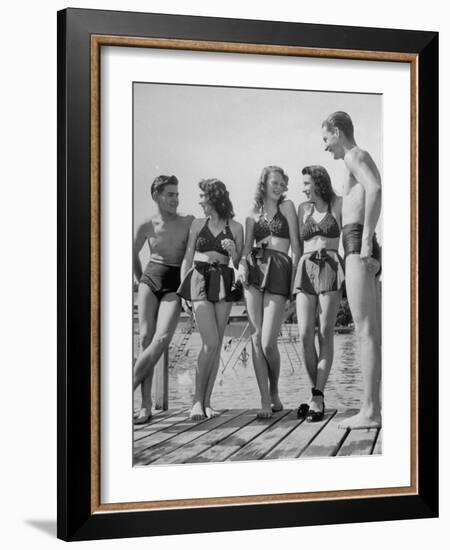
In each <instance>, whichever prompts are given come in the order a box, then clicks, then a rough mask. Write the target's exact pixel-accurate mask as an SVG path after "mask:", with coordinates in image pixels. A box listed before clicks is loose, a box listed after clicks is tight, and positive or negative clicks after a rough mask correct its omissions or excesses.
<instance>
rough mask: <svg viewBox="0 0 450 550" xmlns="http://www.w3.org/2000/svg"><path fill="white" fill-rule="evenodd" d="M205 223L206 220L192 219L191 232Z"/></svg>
mask: <svg viewBox="0 0 450 550" xmlns="http://www.w3.org/2000/svg"><path fill="white" fill-rule="evenodd" d="M205 222H206V218H194V217H192V222H191V231H198V230H199V229H200V228H201V227H203V225H204V224H205Z"/></svg>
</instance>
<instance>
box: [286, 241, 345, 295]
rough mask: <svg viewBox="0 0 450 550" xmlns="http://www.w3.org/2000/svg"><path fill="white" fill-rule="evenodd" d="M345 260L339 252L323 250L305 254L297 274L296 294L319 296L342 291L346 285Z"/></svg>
mask: <svg viewBox="0 0 450 550" xmlns="http://www.w3.org/2000/svg"><path fill="white" fill-rule="evenodd" d="M344 279H345V277H344V260H343V259H342V258H341V257H340V256H339V254H338V252H337V250H328V249H325V248H322V249H320V250H314V251H313V252H307V253H306V254H303V256H302V257H301V258H300V261H299V263H298V267H297V272H296V274H295V283H294V293H298V292H304V293H306V294H314V295H316V296H317V295H319V294H322V293H324V292H332V291H336V290H341V288H342V286H343V284H344Z"/></svg>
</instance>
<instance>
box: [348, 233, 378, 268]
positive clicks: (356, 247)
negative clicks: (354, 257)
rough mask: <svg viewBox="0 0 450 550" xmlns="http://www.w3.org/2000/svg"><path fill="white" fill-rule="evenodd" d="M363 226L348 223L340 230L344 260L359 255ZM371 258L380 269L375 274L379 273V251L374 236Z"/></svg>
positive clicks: (374, 236)
mask: <svg viewBox="0 0 450 550" xmlns="http://www.w3.org/2000/svg"><path fill="white" fill-rule="evenodd" d="M362 234H363V225H362V224H360V223H349V224H347V225H344V227H343V228H342V244H343V245H344V259H345V258H346V257H347V256H349V255H350V254H359V253H360V252H361V243H362ZM372 258H374V259H375V260H377V261H378V262H379V264H380V269H379V270H378V271H377V273H376V274H375V275H376V276H378V275H379V274H380V273H381V249H380V245H379V244H378V241H377V237H376V234H375V233H374V234H373V239H372Z"/></svg>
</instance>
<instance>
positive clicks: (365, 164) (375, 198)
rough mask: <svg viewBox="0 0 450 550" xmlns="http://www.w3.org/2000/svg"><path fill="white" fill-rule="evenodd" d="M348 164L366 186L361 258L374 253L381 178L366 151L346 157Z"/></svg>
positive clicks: (379, 210) (379, 206)
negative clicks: (373, 241)
mask: <svg viewBox="0 0 450 550" xmlns="http://www.w3.org/2000/svg"><path fill="white" fill-rule="evenodd" d="M346 164H347V167H348V169H349V170H350V172H351V173H352V174H353V176H354V177H355V178H356V180H357V181H358V182H359V183H360V184H361V185H362V186H363V187H364V191H365V204H364V228H363V234H362V246H361V254H360V256H361V258H362V259H364V258H366V257H370V256H371V255H372V237H373V234H374V232H375V227H376V225H377V222H378V218H379V217H380V213H381V178H380V173H379V172H378V169H377V167H376V165H375V163H374V161H373V160H372V158H371V156H370V155H369V154H368V153H366V152H365V151H360V150H358V151H356V152H355V153H354V154H351V155H349V156H348V158H346Z"/></svg>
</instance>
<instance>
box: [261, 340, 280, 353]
mask: <svg viewBox="0 0 450 550" xmlns="http://www.w3.org/2000/svg"><path fill="white" fill-rule="evenodd" d="M261 345H262V350H263V353H264V355H265V356H266V357H267V356H271V355H273V354H274V353H276V352H277V351H278V347H277V341H276V340H274V339H272V338H271V339H268V340H263V341H262V343H261Z"/></svg>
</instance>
